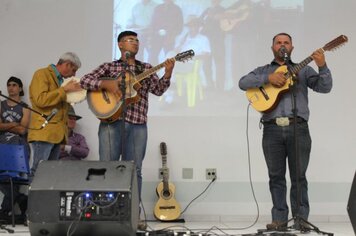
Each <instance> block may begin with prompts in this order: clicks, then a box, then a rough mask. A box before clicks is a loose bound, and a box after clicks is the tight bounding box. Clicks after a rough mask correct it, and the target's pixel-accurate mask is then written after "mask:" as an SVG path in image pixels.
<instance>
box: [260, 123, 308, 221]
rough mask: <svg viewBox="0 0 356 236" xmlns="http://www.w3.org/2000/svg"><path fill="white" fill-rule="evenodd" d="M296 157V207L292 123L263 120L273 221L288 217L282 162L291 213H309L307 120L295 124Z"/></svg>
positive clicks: (304, 215) (304, 214)
mask: <svg viewBox="0 0 356 236" xmlns="http://www.w3.org/2000/svg"><path fill="white" fill-rule="evenodd" d="M297 140H298V142H297V144H298V154H299V155H298V157H299V163H300V178H299V184H300V189H299V191H300V195H299V196H300V207H299V212H297V211H298V209H297V208H298V206H297V183H296V180H297V179H296V178H297V176H296V165H297V161H296V155H295V146H294V129H293V124H291V125H289V126H284V127H280V126H277V125H275V124H264V129H263V140H262V145H263V152H264V156H265V160H266V164H267V168H268V175H269V189H270V192H271V195H272V201H273V208H272V220H273V221H282V222H284V221H287V220H288V213H289V210H288V205H287V200H286V195H287V186H286V178H285V175H286V165H287V157H288V168H289V173H290V179H291V190H290V202H291V209H292V215H293V217H294V216H296V215H297V213H298V215H299V216H300V217H302V218H303V219H305V220H307V219H308V216H309V200H308V182H307V178H306V171H307V168H308V164H309V157H310V150H311V138H310V134H309V127H308V123H307V122H303V123H298V124H297Z"/></svg>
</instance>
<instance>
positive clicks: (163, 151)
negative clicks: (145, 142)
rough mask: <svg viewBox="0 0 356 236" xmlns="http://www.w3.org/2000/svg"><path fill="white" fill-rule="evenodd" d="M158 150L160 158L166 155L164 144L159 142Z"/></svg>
mask: <svg viewBox="0 0 356 236" xmlns="http://www.w3.org/2000/svg"><path fill="white" fill-rule="evenodd" d="M159 148H160V150H161V155H162V156H166V155H167V145H166V143H165V142H161V144H160V145H159Z"/></svg>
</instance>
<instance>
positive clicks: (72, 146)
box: [59, 131, 89, 160]
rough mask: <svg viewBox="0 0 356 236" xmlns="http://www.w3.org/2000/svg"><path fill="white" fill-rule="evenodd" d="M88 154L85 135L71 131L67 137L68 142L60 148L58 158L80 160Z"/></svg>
mask: <svg viewBox="0 0 356 236" xmlns="http://www.w3.org/2000/svg"><path fill="white" fill-rule="evenodd" d="M88 154H89V147H88V144H87V142H86V140H85V137H84V136H83V135H81V134H78V133H76V132H74V131H73V132H72V133H71V134H70V135H69V137H68V144H67V145H65V149H64V150H61V153H60V155H59V158H60V159H65V160H81V159H83V158H86V157H87V156H88Z"/></svg>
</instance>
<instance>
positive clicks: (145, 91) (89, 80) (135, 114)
mask: <svg viewBox="0 0 356 236" xmlns="http://www.w3.org/2000/svg"><path fill="white" fill-rule="evenodd" d="M124 67H125V63H123V61H122V60H116V61H113V62H108V63H103V64H101V65H100V66H99V67H97V68H96V69H94V70H93V71H92V72H91V73H89V74H86V75H84V76H83V77H82V78H81V79H80V84H81V86H82V87H83V88H84V89H87V90H93V91H97V90H99V88H100V84H101V78H103V77H110V78H118V79H119V84H120V80H121V79H120V78H121V76H120V75H121V73H122V72H123V71H125V70H124ZM150 68H152V66H151V65H150V64H148V63H144V62H140V61H138V60H136V61H135V64H134V65H129V66H128V68H127V69H126V71H127V72H132V74H134V75H139V74H141V73H142V72H144V71H145V70H147V69H150ZM126 79H127V78H126ZM129 83H130V84H128V83H127V84H126V86H130V85H131V86H132V79H131V80H130V82H129ZM140 84H141V86H142V87H141V88H139V89H138V90H137V93H138V95H139V96H140V100H139V101H138V102H136V103H131V104H129V105H128V106H127V108H126V109H127V110H126V118H125V121H127V122H129V123H133V124H144V123H146V122H147V112H148V95H149V93H152V94H155V95H157V96H161V95H162V94H163V93H164V92H165V91H166V90H167V89H168V88H169V86H170V80H169V79H164V78H163V77H162V78H161V79H159V77H158V75H157V74H156V73H154V74H152V75H151V76H149V77H147V78H146V79H144V80H142V81H141V82H140ZM131 86H130V87H131ZM127 98H128V97H126V99H127Z"/></svg>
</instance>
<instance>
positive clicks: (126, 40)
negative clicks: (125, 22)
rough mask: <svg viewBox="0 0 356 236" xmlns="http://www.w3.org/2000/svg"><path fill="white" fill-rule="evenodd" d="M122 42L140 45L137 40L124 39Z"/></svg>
mask: <svg viewBox="0 0 356 236" xmlns="http://www.w3.org/2000/svg"><path fill="white" fill-rule="evenodd" d="M122 41H123V42H128V43H140V40H138V39H125V40H122Z"/></svg>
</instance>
